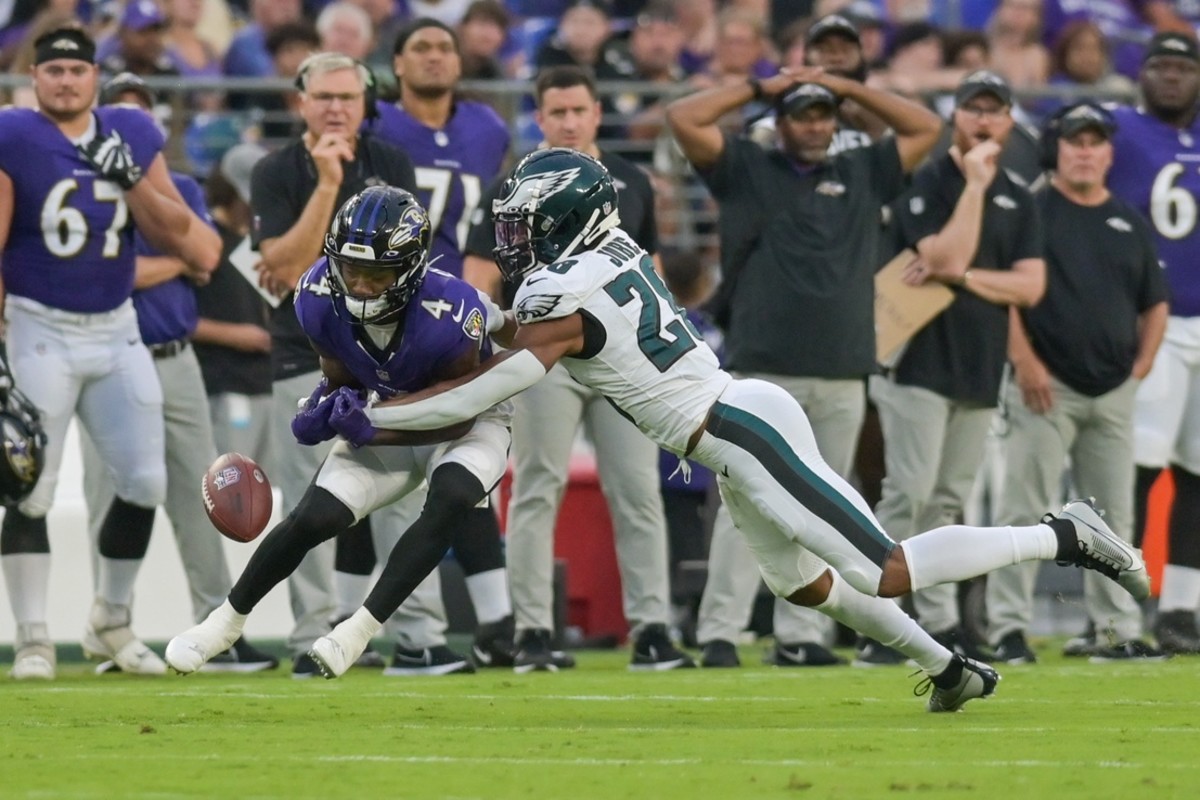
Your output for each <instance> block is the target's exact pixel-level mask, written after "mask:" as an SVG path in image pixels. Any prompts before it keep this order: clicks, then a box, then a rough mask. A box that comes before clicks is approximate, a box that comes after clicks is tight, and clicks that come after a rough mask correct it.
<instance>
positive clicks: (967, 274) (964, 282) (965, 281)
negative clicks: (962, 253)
mask: <svg viewBox="0 0 1200 800" xmlns="http://www.w3.org/2000/svg"><path fill="white" fill-rule="evenodd" d="M970 280H971V269H970V268H969V267H968V268H967V271H966V272H964V273H963V274H962V277H961V278H959V279H958V285H959V286H961V287H963V288H964V289H965V288H966V287H967V284H968V283H969V282H970Z"/></svg>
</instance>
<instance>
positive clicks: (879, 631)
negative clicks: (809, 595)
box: [815, 570, 954, 675]
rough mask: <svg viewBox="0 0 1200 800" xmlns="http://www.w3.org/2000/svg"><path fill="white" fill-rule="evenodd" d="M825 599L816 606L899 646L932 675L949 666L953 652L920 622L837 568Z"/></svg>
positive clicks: (839, 620) (864, 631)
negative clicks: (862, 589)
mask: <svg viewBox="0 0 1200 800" xmlns="http://www.w3.org/2000/svg"><path fill="white" fill-rule="evenodd" d="M830 573H831V574H832V575H833V586H832V587H831V588H830V590H829V596H828V597H826V598H825V602H824V603H821V604H820V605H819V606H815V608H816V609H817V611H820V612H821V613H822V614H825V615H826V616H829V617H832V618H834V619H836V620H837V621H838V622H840V623H842V624H843V625H848V626H849V627H851V628H853V629H854V630H856V631H858V632H859V633H861V634H862V635H864V636H869V637H871V638H872V639H874V640H875V641H877V642H879V643H880V644H882V645H886V646H888V647H891V648H894V649H896V650H899V651H900V652H901V653H903V654H904V655H906V656H908V657H909V658H911V659H912V660H913V661H916V662H917V665H918V666H920V667H921V669H923V670H924V671H925V672H926V673H927V674H929V675H940V674H941V673H942V672H944V671H945V669H946V667H948V666H950V659H951V658H953V656H954V654H953V653H951V652H950V651H949V650H947V649H946V648H945V647H943V646H942V645H940V644H938V643H937V641H936V640H934V638H933V637H932V636H930V635H929V634H928V633H926V632H925V631H924V629H922V628H921V626H920V625H918V624H917V621H916V620H915V619H913V618H912V617H910V616H908V615H907V614H905V613H904V611H902V610H901V608H900V606H898V605H896V604H895V603H894V602H892V601H891V600H888V599H887V598H885V597H872V596H870V595H867V594H863V593H862V592H860V591H858V590H857V589H855V588H854V587H853V586H851V585H850V584H848V583H846V581H844V580H843V579H842V577H841V576H840V575H838V574H837V572H835V571H833V570H830Z"/></svg>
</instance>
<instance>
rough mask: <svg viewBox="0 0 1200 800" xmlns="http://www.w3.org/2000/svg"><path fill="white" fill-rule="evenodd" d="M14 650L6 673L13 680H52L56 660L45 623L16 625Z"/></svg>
mask: <svg viewBox="0 0 1200 800" xmlns="http://www.w3.org/2000/svg"><path fill="white" fill-rule="evenodd" d="M16 651H17V652H16V657H15V658H14V659H13V665H12V669H11V670H10V671H9V673H8V674H9V675H10V676H12V678H13V679H14V680H18V681H29V680H34V681H52V680H54V675H55V670H56V667H57V663H58V660H57V656H56V654H55V651H54V643H53V642H52V641H50V634H49V632H48V631H47V629H46V623H44V622H35V623H32V624H29V625H18V626H17V646H16Z"/></svg>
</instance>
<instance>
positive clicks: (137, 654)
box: [83, 597, 167, 675]
mask: <svg viewBox="0 0 1200 800" xmlns="http://www.w3.org/2000/svg"><path fill="white" fill-rule="evenodd" d="M129 620H130V611H129V606H117V605H113V604H111V603H109V602H107V601H105V600H102V599H101V598H99V597H97V598H96V600H95V602H93V603H92V611H91V613H90V614H88V625H87V628H86V629H85V630H84V632H83V654H84V655H85V656H87V657H88V658H91V659H95V660H98V661H112V662H113V663H114V664H116V665H117V666H118V667H119V668H120V669H121V671H122V672H128V673H130V674H133V675H165V674H166V673H167V665H166V664H165V663H163V660H162V659H161V658H159V657H158V654H157V653H155V652H154V651H153V650H151V649H150V648H149V647H147V646H146V645H145V644H144V643H143V642H142V641H141V640H140V639H138V638H137V636H135V635H134V633H133V631H132V630H131V629H130V627H129Z"/></svg>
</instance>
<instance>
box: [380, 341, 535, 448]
mask: <svg viewBox="0 0 1200 800" xmlns="http://www.w3.org/2000/svg"><path fill="white" fill-rule="evenodd" d="M545 376H546V368H545V367H544V366H542V362H541V361H539V360H538V358H537V356H535V355H534V354H533V353H531V352H529V351H528V350H518V351H516V352H515V353H514V354H513V355H511V356H510V357H508V358H506V359H504V360H503V361H501V362H500V363H499V364H497V365H496V366H494V367H492V368H491V369H489V370H488V371H487V372H484V373H482V374H480V375H479V376H477V377H476V378H474V379H473V380H470V381H467V382H466V383H464V384H460V385H459V386H456V387H454V388H453V389H450V390H449V391H446V392H442V393H441V394H437V395H433V396H432V397H427V398H425V399H424V400H418V401H416V402H415V403H408V404H406V405H394V406H375V407H373V408H370V409H368V410H367V417H368V418H369V419H370V420H371V424H372V425H374V426H375V427H377V428H386V429H391V430H412V431H429V430H437V429H439V428H445V427H449V426H450V425H456V424H458V423H460V422H464V421H466V420H469V419H474V418H475V417H477V416H479V415H480V414H482V413H483V412H484V411H487V410H488V409H489V408H491V407H492V406H494V405H496V403H499V402H501V401H502V400H507V399H508V398H510V397H512V396H513V395H514V394H517V393H518V392H521V391H524V390H525V389H528V388H529V387H530V386H533V385H534V384H535V383H537V382H538V381H539V380H541V379H542V378H544V377H545Z"/></svg>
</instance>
